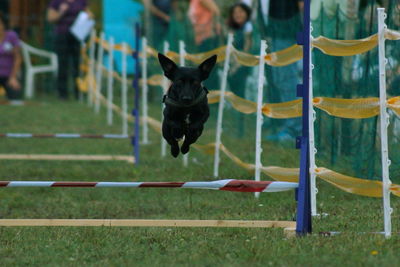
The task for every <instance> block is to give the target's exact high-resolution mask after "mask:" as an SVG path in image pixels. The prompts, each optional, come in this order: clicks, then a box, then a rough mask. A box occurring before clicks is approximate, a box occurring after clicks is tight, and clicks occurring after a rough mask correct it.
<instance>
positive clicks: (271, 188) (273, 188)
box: [263, 182, 299, 193]
mask: <svg viewBox="0 0 400 267" xmlns="http://www.w3.org/2000/svg"><path fill="white" fill-rule="evenodd" d="M298 187H299V184H298V183H291V182H272V183H270V184H269V185H268V186H267V188H265V189H264V190H263V192H269V193H273V192H281V191H288V190H292V189H296V188H298Z"/></svg>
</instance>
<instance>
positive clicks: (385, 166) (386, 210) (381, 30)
mask: <svg viewBox="0 0 400 267" xmlns="http://www.w3.org/2000/svg"><path fill="white" fill-rule="evenodd" d="M385 18H386V13H385V9H384V8H378V39H379V46H378V50H379V103H380V114H379V119H380V134H381V153H382V155H381V158H382V183H383V187H382V190H383V216H384V225H385V227H384V228H385V237H386V238H388V237H390V236H391V234H392V222H391V213H392V208H391V207H390V191H389V189H390V185H391V184H392V182H391V181H390V178H389V165H390V160H389V155H388V154H389V153H388V151H389V149H388V135H387V127H388V125H389V115H388V113H387V110H386V69H385V68H386V64H387V59H386V58H385V32H386V28H387V26H386V24H385Z"/></svg>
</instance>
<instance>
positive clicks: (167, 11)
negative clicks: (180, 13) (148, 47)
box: [147, 0, 173, 51]
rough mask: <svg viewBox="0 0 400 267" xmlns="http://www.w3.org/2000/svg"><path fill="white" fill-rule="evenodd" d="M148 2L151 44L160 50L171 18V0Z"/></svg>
mask: <svg viewBox="0 0 400 267" xmlns="http://www.w3.org/2000/svg"><path fill="white" fill-rule="evenodd" d="M147 1H149V2H150V3H148V5H149V9H150V13H151V15H152V16H151V25H152V29H151V38H152V40H151V44H152V45H153V46H154V48H156V49H157V50H158V51H162V47H163V42H164V41H165V40H166V38H167V33H168V28H169V23H170V20H171V9H172V7H171V6H172V2H173V1H172V0H147Z"/></svg>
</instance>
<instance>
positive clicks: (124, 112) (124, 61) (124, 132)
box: [121, 43, 128, 135]
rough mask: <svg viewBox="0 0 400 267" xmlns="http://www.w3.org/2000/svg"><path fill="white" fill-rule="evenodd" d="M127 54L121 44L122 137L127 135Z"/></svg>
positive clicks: (126, 47)
mask: <svg viewBox="0 0 400 267" xmlns="http://www.w3.org/2000/svg"><path fill="white" fill-rule="evenodd" d="M127 53H128V46H127V45H126V43H122V54H121V59H122V90H121V94H122V96H121V101H122V103H121V106H122V135H128V96H127V95H128V81H127V77H126V75H127V70H126V69H127Z"/></svg>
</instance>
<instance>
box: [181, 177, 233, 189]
mask: <svg viewBox="0 0 400 267" xmlns="http://www.w3.org/2000/svg"><path fill="white" fill-rule="evenodd" d="M231 181H233V180H232V179H226V180H219V181H212V182H187V183H185V184H184V185H183V186H182V187H184V188H201V189H220V188H221V187H224V186H226V185H227V184H228V183H229V182H231Z"/></svg>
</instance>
